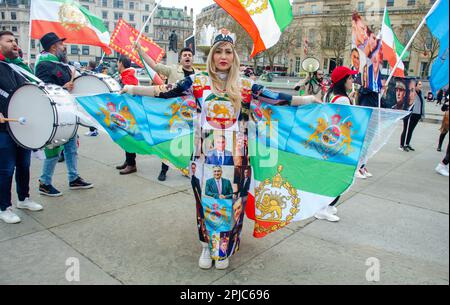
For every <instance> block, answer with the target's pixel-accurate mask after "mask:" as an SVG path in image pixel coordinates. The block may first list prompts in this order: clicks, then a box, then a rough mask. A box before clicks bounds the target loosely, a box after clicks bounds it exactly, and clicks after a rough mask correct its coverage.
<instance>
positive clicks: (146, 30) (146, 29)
mask: <svg viewBox="0 0 450 305" xmlns="http://www.w3.org/2000/svg"><path fill="white" fill-rule="evenodd" d="M148 30H149V27H148V25H146V26H145V33H148Z"/></svg>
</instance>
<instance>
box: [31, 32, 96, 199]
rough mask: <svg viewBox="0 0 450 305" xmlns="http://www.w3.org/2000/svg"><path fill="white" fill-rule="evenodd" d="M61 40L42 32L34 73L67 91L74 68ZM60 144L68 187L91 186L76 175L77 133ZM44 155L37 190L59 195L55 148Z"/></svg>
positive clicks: (41, 192)
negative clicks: (40, 46)
mask: <svg viewBox="0 0 450 305" xmlns="http://www.w3.org/2000/svg"><path fill="white" fill-rule="evenodd" d="M64 40H65V38H59V37H58V36H57V35H56V34H55V33H48V34H45V35H44V36H43V37H42V38H41V45H42V47H43V49H44V52H42V53H41V55H40V56H39V58H38V61H37V63H36V76H38V77H39V78H40V79H41V80H42V81H43V82H45V83H46V84H54V85H58V86H61V87H63V88H64V89H66V90H67V91H69V92H70V91H72V90H73V79H74V78H75V76H76V73H77V72H76V70H75V68H74V67H72V66H70V65H68V64H67V49H66V46H65V45H64ZM63 148H64V157H65V161H66V165H67V171H68V178H69V187H70V189H71V190H79V189H90V188H92V187H93V184H92V183H89V182H86V181H84V180H83V179H82V178H81V177H80V176H79V175H78V165H77V150H78V147H77V136H75V137H73V138H72V139H70V141H69V142H67V143H66V144H65V145H63ZM46 155H47V159H46V160H45V161H44V167H43V170H42V176H41V177H40V179H39V193H40V194H42V195H45V196H50V197H59V196H62V193H61V192H60V191H58V190H57V189H56V188H55V187H53V185H52V177H53V174H54V172H55V167H56V164H57V163H58V155H59V150H57V151H55V150H47V151H46Z"/></svg>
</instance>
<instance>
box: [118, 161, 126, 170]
mask: <svg viewBox="0 0 450 305" xmlns="http://www.w3.org/2000/svg"><path fill="white" fill-rule="evenodd" d="M127 166H128V164H127V162H125V163H124V164H122V165H119V166H116V169H118V170H124V169H125V168H127Z"/></svg>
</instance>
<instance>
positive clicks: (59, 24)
mask: <svg viewBox="0 0 450 305" xmlns="http://www.w3.org/2000/svg"><path fill="white" fill-rule="evenodd" d="M30 19H31V38H33V39H40V38H41V37H42V36H44V35H45V34H47V33H49V32H54V33H55V34H56V35H58V36H59V37H61V38H66V42H69V43H76V44H84V45H91V46H99V47H101V48H102V49H103V51H104V52H105V53H106V54H111V50H110V49H109V47H108V46H109V40H110V35H109V32H108V29H107V28H106V27H105V25H104V24H103V20H102V19H100V18H99V17H97V16H95V15H93V14H92V13H91V12H89V10H87V9H86V8H85V7H83V6H81V5H80V4H79V3H78V2H77V1H73V0H32V1H31V12H30Z"/></svg>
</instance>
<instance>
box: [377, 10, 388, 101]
mask: <svg viewBox="0 0 450 305" xmlns="http://www.w3.org/2000/svg"><path fill="white" fill-rule="evenodd" d="M386 13H387V4H386V5H385V6H384V13H383V21H382V22H381V34H380V36H381V41H383V24H384V20H385V19H386ZM386 84H387V82H386ZM385 86H386V85H385ZM385 88H387V87H385ZM383 95H384V89H383V86H382V87H381V90H380V92H378V108H381V99H382V98H383Z"/></svg>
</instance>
